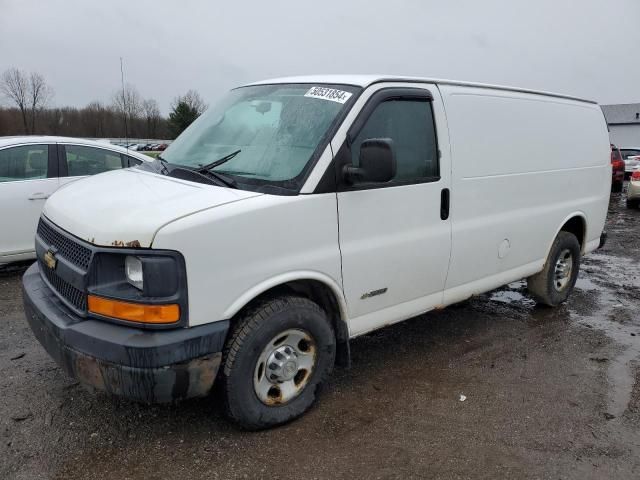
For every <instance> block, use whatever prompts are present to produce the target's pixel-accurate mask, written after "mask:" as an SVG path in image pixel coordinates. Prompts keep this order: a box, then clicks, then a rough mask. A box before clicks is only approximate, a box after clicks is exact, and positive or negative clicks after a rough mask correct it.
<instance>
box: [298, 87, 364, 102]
mask: <svg viewBox="0 0 640 480" xmlns="http://www.w3.org/2000/svg"><path fill="white" fill-rule="evenodd" d="M351 95H352V94H351V93H349V92H345V91H344V90H337V89H335V88H327V87H311V88H310V89H309V91H308V92H307V93H305V94H304V96H305V97H311V98H321V99H323V100H331V101H332V102H338V103H346V101H347V100H349V98H350V97H351Z"/></svg>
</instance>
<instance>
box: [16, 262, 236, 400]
mask: <svg viewBox="0 0 640 480" xmlns="http://www.w3.org/2000/svg"><path fill="white" fill-rule="evenodd" d="M22 286H23V297H24V308H25V315H26V317H27V321H28V322H29V325H30V327H31V329H32V330H33V333H34V334H35V336H36V338H37V339H38V341H39V342H40V343H41V344H42V346H43V347H44V348H45V349H46V350H47V352H48V353H49V355H51V357H52V358H53V359H54V360H55V361H56V363H58V365H60V367H62V368H63V369H64V370H65V371H66V372H67V374H69V375H71V376H72V377H74V378H77V379H78V380H80V381H81V382H83V383H85V384H88V385H91V386H93V387H96V388H98V389H100V390H104V391H106V392H108V393H111V394H114V395H118V396H122V397H126V398H129V399H132V400H137V401H143V402H150V403H167V402H171V401H174V400H180V399H185V398H191V397H201V396H205V395H207V394H208V393H209V391H210V390H211V387H212V385H213V382H214V380H215V378H216V375H217V372H218V367H219V366H220V360H221V357H222V353H221V352H222V348H223V346H224V341H225V338H226V335H227V331H228V329H229V321H227V320H224V321H218V322H214V323H210V324H207V325H203V326H199V327H193V328H178V329H175V330H156V331H153V330H141V329H137V328H133V327H128V326H123V325H115V324H110V323H107V322H103V321H101V320H95V319H91V318H89V319H84V318H81V317H79V316H77V315H75V314H74V313H72V312H71V310H70V309H69V308H67V307H66V306H65V305H63V303H62V302H61V301H60V300H59V299H58V297H57V296H56V295H55V294H54V293H53V292H52V291H51V290H50V289H49V287H47V285H46V284H45V283H44V281H43V280H42V277H41V276H40V271H39V267H38V265H37V264H34V265H32V266H31V267H30V268H29V269H28V270H27V271H26V273H25V274H24V277H23V280H22Z"/></svg>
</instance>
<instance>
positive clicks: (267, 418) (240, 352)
mask: <svg viewBox="0 0 640 480" xmlns="http://www.w3.org/2000/svg"><path fill="white" fill-rule="evenodd" d="M335 355H336V341H335V335H334V332H333V329H332V327H331V324H330V322H329V319H328V318H327V315H326V313H325V312H324V311H323V310H322V309H321V308H320V307H319V306H318V305H317V304H316V303H314V302H312V301H311V300H309V299H307V298H303V297H298V296H293V295H291V296H282V297H276V298H272V299H268V300H265V301H261V302H259V303H258V304H256V305H255V306H254V307H253V308H250V309H248V310H247V311H246V312H245V314H244V315H243V316H242V317H241V318H240V319H239V321H238V323H237V324H236V327H235V329H234V330H233V334H232V335H231V337H230V338H229V340H228V341H227V345H226V346H225V352H224V358H223V362H224V367H223V371H222V384H223V392H224V397H225V407H226V412H227V415H228V416H229V418H230V419H231V420H233V421H234V422H235V423H237V424H238V425H240V426H241V427H243V428H245V429H247V430H260V429H263V428H269V427H273V426H276V425H281V424H283V423H287V422H289V421H291V420H294V419H295V418H298V417H299V416H301V415H302V414H303V413H305V412H306V411H307V410H308V409H309V408H310V407H311V406H312V405H313V403H314V401H315V399H316V394H317V390H318V388H319V387H320V385H321V384H322V382H323V381H324V380H325V379H326V378H327V377H328V375H329V374H330V373H331V370H332V369H333V364H334V361H335Z"/></svg>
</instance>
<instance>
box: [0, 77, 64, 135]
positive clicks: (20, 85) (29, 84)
mask: <svg viewBox="0 0 640 480" xmlns="http://www.w3.org/2000/svg"><path fill="white" fill-rule="evenodd" d="M0 91H1V92H2V93H3V94H4V96H5V97H7V98H8V99H9V100H11V101H12V102H13V103H15V104H16V106H17V107H18V109H19V110H20V114H21V115H22V124H23V126H24V133H32V134H33V133H35V130H36V117H37V116H38V113H40V111H41V110H42V109H43V108H44V107H45V106H46V104H47V102H48V101H49V100H50V99H51V97H52V96H53V90H52V89H51V87H49V85H47V82H46V81H45V79H44V77H43V76H42V75H40V74H39V73H37V72H31V73H30V74H29V75H27V74H26V73H25V72H24V71H22V70H19V69H17V68H10V69H9V70H6V71H5V72H4V73H3V74H2V78H1V79H0ZM29 117H31V118H29ZM29 120H30V121H29ZM29 126H30V128H29Z"/></svg>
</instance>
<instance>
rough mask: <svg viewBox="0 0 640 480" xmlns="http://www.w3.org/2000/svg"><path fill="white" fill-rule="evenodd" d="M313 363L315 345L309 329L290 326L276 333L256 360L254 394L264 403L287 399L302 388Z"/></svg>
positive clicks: (286, 400) (309, 374)
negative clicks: (307, 330) (288, 328)
mask: <svg viewBox="0 0 640 480" xmlns="http://www.w3.org/2000/svg"><path fill="white" fill-rule="evenodd" d="M315 363H316V345H315V342H314V340H313V338H312V337H311V335H310V334H309V333H308V332H306V331H304V330H299V329H290V330H286V331H284V332H282V333H281V334H279V335H276V336H275V337H274V338H272V339H271V341H270V342H269V343H267V345H266V346H265V348H264V349H263V350H262V353H261V354H260V356H259V357H258V361H257V362H256V368H255V373H254V376H253V387H254V389H255V392H256V395H257V396H258V398H259V399H260V401H261V402H262V403H264V404H266V405H276V404H283V403H287V402H289V401H290V400H292V399H293V398H295V397H297V396H298V395H299V394H300V393H301V392H302V390H304V388H305V386H306V385H307V382H308V380H309V378H311V374H312V373H313V369H314V368H315Z"/></svg>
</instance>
